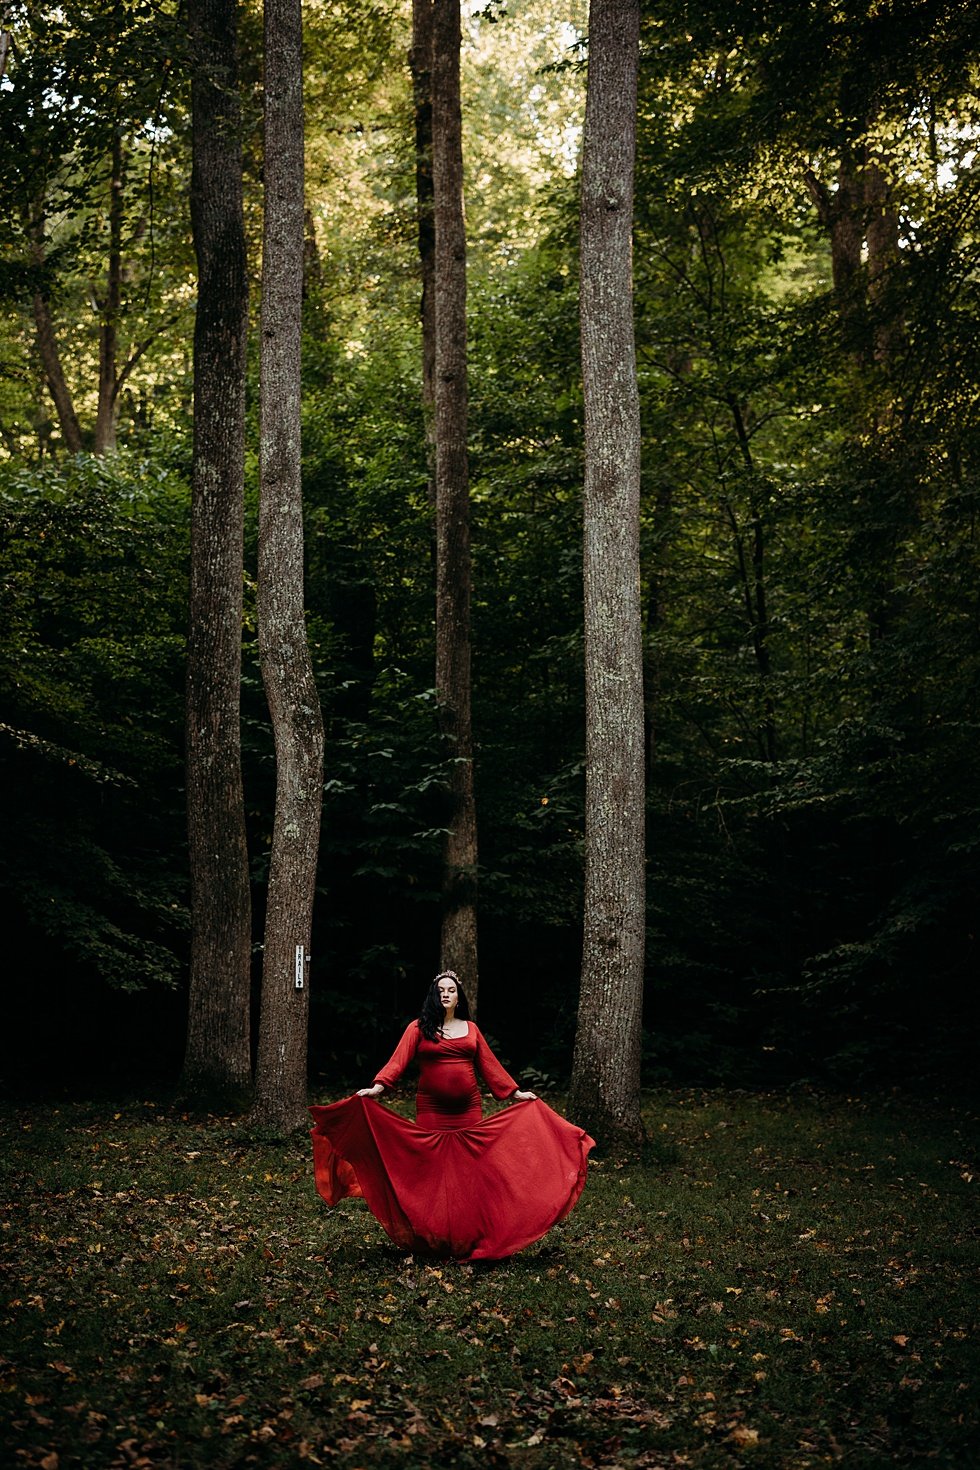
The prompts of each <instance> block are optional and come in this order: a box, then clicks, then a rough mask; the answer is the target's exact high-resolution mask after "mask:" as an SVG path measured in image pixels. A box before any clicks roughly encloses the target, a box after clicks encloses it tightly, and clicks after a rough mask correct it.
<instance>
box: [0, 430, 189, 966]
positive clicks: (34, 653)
mask: <svg viewBox="0 0 980 1470" xmlns="http://www.w3.org/2000/svg"><path fill="white" fill-rule="evenodd" d="M186 509H187V493H186V489H185V487H184V486H183V484H182V483H181V482H180V481H179V480H177V479H176V478H175V477H174V476H172V475H169V474H168V473H167V472H166V471H165V470H164V469H162V468H161V467H159V466H154V465H151V464H148V463H147V462H146V461H140V460H127V459H125V458H122V457H120V458H116V459H114V460H113V461H112V462H111V463H106V462H103V461H98V460H93V459H87V458H79V459H78V460H77V461H75V462H73V463H72V464H71V465H70V466H69V467H68V468H67V469H66V470H62V471H57V472H55V471H52V470H47V471H45V470H37V471H32V470H28V469H23V468H17V467H14V466H10V465H8V466H6V467H4V469H3V471H2V477H0V602H2V610H0V626H2V628H3V634H2V639H0V699H2V703H3V709H4V712H5V720H4V724H3V726H2V728H0V740H2V747H0V748H2V755H0V760H2V765H3V784H4V793H5V795H4V807H5V821H4V826H5V833H6V837H5V842H4V851H3V857H2V859H0V886H2V892H3V912H4V917H5V922H6V925H7V927H8V930H9V931H10V932H12V933H14V934H15V935H16V936H17V939H16V941H15V951H14V955H13V956H12V958H13V960H14V963H15V964H20V963H21V962H22V959H21V957H22V956H23V957H26V955H27V954H29V953H30V952H31V950H32V949H36V947H37V946H38V945H39V944H40V943H41V942H42V940H43V941H44V942H45V943H46V944H47V945H48V948H47V950H46V954H47V956H48V958H47V959H46V960H45V967H48V966H50V965H64V964H68V965H69V966H71V967H72V969H73V971H74V972H75V976H76V983H80V984H88V985H91V984H93V982H95V981H96V980H98V981H100V982H102V983H105V984H108V985H110V986H113V987H117V988H120V989H137V988H140V987H142V986H143V985H145V984H147V983H148V982H158V983H159V982H164V983H166V984H169V985H172V984H174V983H175V980H176V977H177V973H178V961H177V956H176V954H175V946H177V947H178V948H179V947H180V945H181V944H182V940H181V938H180V936H181V933H182V930H183V927H184V922H185V910H184V879H183V875H182V874H181V872H180V868H179V865H178V864H179V858H178V860H177V861H175V855H178V854H179V852H180V847H181V838H180V830H181V816H180V801H179V794H178V793H179V780H180V752H181V703H182V699H181V695H182V663H183V641H184V640H183V622H184V617H185V612H184V594H185V570H184V562H185V557H186V530H185V526H184V522H185V517H186Z"/></svg>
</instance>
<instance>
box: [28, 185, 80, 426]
mask: <svg viewBox="0 0 980 1470" xmlns="http://www.w3.org/2000/svg"><path fill="white" fill-rule="evenodd" d="M27 233H28V237H29V239H30V245H31V255H32V257H33V259H34V263H35V265H37V266H38V267H41V266H43V265H44V205H43V202H39V203H38V205H37V207H36V208H35V210H34V212H33V216H32V218H31V219H29V220H28V222H27ZM32 306H33V310H34V326H35V329H36V332H37V351H38V356H39V357H40V359H41V366H42V367H43V368H44V377H45V380H46V382H47V385H48V391H49V392H50V394H51V400H52V402H53V403H54V407H55V412H56V413H57V415H58V424H59V427H60V428H61V437H62V439H63V441H64V445H65V448H66V449H67V450H68V453H69V454H80V453H81V451H82V430H81V427H80V425H79V422H78V415H77V414H76V412H75V405H74V403H73V402H72V396H71V391H70V389H69V387H68V382H67V380H66V378H65V370H64V367H63V366H62V362H61V353H60V352H59V350H58V338H57V336H56V334H55V330H54V322H53V320H52V317H51V305H50V302H49V299H48V294H47V291H46V290H45V289H44V287H43V285H41V284H39V285H38V286H37V288H36V289H35V291H34V296H33V301H32Z"/></svg>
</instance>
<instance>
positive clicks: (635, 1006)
mask: <svg viewBox="0 0 980 1470" xmlns="http://www.w3.org/2000/svg"><path fill="white" fill-rule="evenodd" d="M638 51H639V3H638V0H592V4H591V6H590V10H589V72H588V88H587V95H586V112H585V134H584V140H583V154H582V224H581V290H582V295H581V328H582V375H583V388H584V395H585V487H584V522H585V528H584V530H585V534H584V580H585V717H586V796H585V918H584V947H583V958H582V984H581V993H580V997H579V1009H578V1028H577V1031H576V1037H575V1058H574V1063H573V1070H572V1084H571V1090H570V1093H569V1100H568V1106H569V1112H570V1113H571V1114H572V1116H574V1117H575V1119H576V1121H577V1122H579V1123H581V1125H582V1126H583V1127H584V1128H587V1129H588V1130H589V1132H591V1133H592V1134H593V1135H594V1136H595V1138H596V1139H597V1140H598V1141H599V1142H601V1143H603V1144H605V1145H606V1146H607V1147H610V1148H613V1149H616V1148H622V1147H629V1146H632V1145H635V1144H636V1143H637V1142H638V1141H639V1140H640V1138H641V1137H642V1133H643V1125H642V1122H641V1118H640V1040H641V1022H642V1008H643V963H644V938H645V927H646V926H645V874H644V806H645V802H644V762H643V646H642V636H641V609H640V545H639V531H640V519H639V514H640V411H639V395H638V389H637V379H636V352H635V344H634V332H633V300H632V295H633V291H632V220H633V172H634V158H635V148H636V73H637V60H638Z"/></svg>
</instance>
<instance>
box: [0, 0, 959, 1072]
mask: <svg viewBox="0 0 980 1470" xmlns="http://www.w3.org/2000/svg"><path fill="white" fill-rule="evenodd" d="M27 13H28V15H29V21H30V24H29V26H28V33H29V34H30V37H31V44H30V45H29V46H24V45H23V44H21V46H20V49H19V50H17V51H15V53H14V54H13V55H12V56H11V57H10V58H9V60H8V65H7V77H6V79H5V81H4V83H3V85H2V90H0V108H2V115H3V128H4V140H3V142H4V146H3V149H2V152H0V174H2V183H0V188H2V192H3V194H4V196H5V197H6V198H8V199H10V200H11V201H13V207H12V208H11V209H10V211H9V212H6V214H5V217H4V220H3V223H2V224H0V291H2V295H3V298H4V301H5V306H6V311H5V317H4V322H3V325H2V328H0V441H2V442H0V700H2V714H0V765H2V770H0V782H2V803H3V841H2V852H0V922H2V933H3V948H4V969H5V971H6V982H5V1007H4V1009H5V1024H4V1027H3V1037H4V1040H3V1053H4V1054H3V1079H4V1083H5V1085H7V1086H8V1087H13V1088H17V1089H19V1088H23V1087H34V1086H38V1087H41V1088H51V1087H52V1086H58V1085H61V1084H65V1085H69V1086H75V1085H78V1084H81V1083H84V1084H85V1085H86V1086H87V1087H92V1086H96V1087H97V1086H99V1085H102V1084H105V1085H107V1086H109V1085H111V1086H118V1085H120V1084H125V1085H132V1086H141V1085H142V1084H143V1082H144V1081H145V1080H146V1079H154V1080H156V1081H160V1080H166V1079H167V1078H172V1077H176V1075H177V1072H178V1071H179V1066H180V1059H181V1054H182V1048H183V1039H184V1025H185V1016H186V968H187V874H186V866H187V864H186V850H185V830H184V808H183V800H184V793H183V784H182V783H183V774H182V762H183V754H182V747H183V681H184V647H185V638H186V620H187V563H188V519H189V499H190V490H189V478H190V463H191V439H190V404H191V388H192V383H191V339H192V333H193V311H194V292H195V284H194V274H193V253H192V249H191V242H190V224H189V217H188V208H187V192H188V179H189V169H190V154H189V118H188V106H189V97H188V87H187V83H186V78H187V74H188V69H187V56H186V41H185V38H184V34H183V30H182V24H181V17H180V13H179V11H178V10H177V9H176V7H175V6H173V5H170V4H167V3H163V4H159V5H151V4H143V3H137V0H119V3H114V4H112V5H109V6H94V5H91V4H88V3H85V0H69V3H68V4H66V5H63V6H61V7H59V8H58V10H57V11H54V10H49V9H47V8H45V7H37V8H35V9H31V8H30V7H27ZM250 24H251V25H252V26H253V27H254V26H255V25H256V24H257V18H256V16H255V15H253V16H252V18H251V22H250ZM306 24H307V49H308V56H307V90H308V196H309V210H308V236H309V238H308V250H307V263H306V281H305V285H306V318H305V331H306V340H305V358H304V376H305V398H304V495H305V506H306V533H307V553H308V569H307V605H308V611H309V630H310V641H311V645H312V650H313V655H314V660H315V666H316V674H317V679H318V684H319V690H320V696H321V700H322V704H323V710H324V717H325V721H326V727H327V757H326V773H325V776H326V779H325V789H324V808H323V835H322V846H321V862H320V871H319V884H318V900H317V908H316V915H315V926H314V937H313V967H312V990H311V1015H310V1021H311V1069H312V1073H313V1075H314V1076H315V1077H316V1078H317V1079H318V1080H319V1081H320V1082H321V1083H322V1084H323V1085H324V1086H325V1087H326V1088H328V1089H329V1088H331V1087H333V1086H335V1085H336V1086H337V1087H340V1086H341V1085H342V1084H346V1083H347V1082H353V1081H356V1080H360V1081H361V1082H364V1081H366V1080H367V1079H368V1076H369V1074H370V1072H371V1071H373V1068H374V1067H375V1066H376V1065H377V1064H378V1062H379V1061H380V1060H381V1059H382V1058H383V1056H385V1055H386V1054H387V1051H388V1048H389V1045H390V1043H391V1042H392V1041H393V1038H394V1036H395V1035H396V1034H397V1028H398V1027H399V1026H400V1025H401V1024H403V1023H404V1021H405V1020H406V1019H407V1017H408V1016H410V1015H411V1014H413V1013H415V1011H416V1010H417V1006H418V1003H419V1000H420V996H421V993H422V990H423V988H424V986H425V984H426V983H427V981H428V979H429V978H430V976H431V974H432V973H433V972H434V969H435V968H436V965H437V960H438V954H437V948H438V929H439V902H440V897H439V886H440V834H441V831H442V828H443V826H444V823H445V810H446V805H445V803H446V798H445V792H446V771H447V764H446V760H447V758H446V754H445V751H444V749H443V748H442V747H441V745H440V741H439V736H438V733H437V724H436V717H435V705H434V696H433V693H432V683H433V658H434V650H433V550H432V514H431V507H430V505H429V502H428V498H427V480H428V472H427V464H426V447H425V433H424V424H423V415H422V406H421V398H420V344H419V329H418V281H417V251H416V241H415V221H414V158H413V132H412V126H413V125H412V112H411V98H410V80H409V76H408V71H407V66H406V60H405V53H406V47H407V36H408V16H407V14H406V9H405V7H404V6H403V5H401V4H397V3H391V4H387V3H364V4H360V5H352V4H347V3H341V0H337V3H336V4H326V3H320V4H313V5H310V6H309V7H308V8H307V12H306ZM584 26H585V18H584V13H583V12H582V8H581V7H576V6H570V7H569V8H568V14H567V16H564V17H563V18H562V19H560V20H559V19H556V18H555V15H554V7H553V6H552V5H550V4H547V3H544V0H529V3H527V4H526V5H521V6H516V5H515V6H513V7H506V6H504V5H501V4H496V3H493V4H490V5H487V6H486V7H484V8H483V9H481V10H480V11H478V12H476V13H475V14H473V15H472V16H470V18H469V19H468V21H467V22H466V25H465V28H464V48H465V57H464V64H465V68H466V70H465V75H464V119H465V126H466V129H467V131H466V145H465V146H466V150H467V155H466V161H467V171H468V179H467V204H468V229H469V234H470V263H469V268H470V296H469V313H470V395H471V403H470V451H471V473H472V488H473V517H474V522H473V554H474V567H473V587H474V639H475V642H474V662H473V670H474V729H475V736H476V740H477V746H478V757H477V767H476V781H477V806H478V818H479V824H480V846H481V872H480V894H481V899H480V946H481V965H480V969H481V977H480V979H481V986H480V989H481V1023H482V1024H483V1027H484V1029H485V1030H486V1031H487V1032H488V1033H489V1034H490V1036H491V1037H492V1038H493V1040H494V1042H495V1043H496V1044H498V1045H499V1049H500V1052H501V1054H502V1055H503V1056H504V1057H505V1058H506V1059H507V1060H508V1062H509V1063H510V1064H511V1065H512V1067H515V1068H520V1069H522V1071H523V1075H525V1076H532V1077H533V1076H535V1075H537V1076H538V1077H539V1078H541V1079H543V1080H544V1081H545V1082H547V1080H548V1079H553V1080H554V1081H555V1082H556V1083H560V1082H561V1081H562V1080H563V1078H564V1077H565V1076H566V1075H567V1071H568V1067H569V1064H570V1055H571V1043H572V1039H573V1034H574V1024H575V1005H576V997H577V986H578V966H579V959H580V942H581V932H580V931H581V893H582V872H581V847H582V806H583V787H584V781H583V748H584V728H583V726H584V714H583V700H582V647H581V632H580V629H581V553H580V545H581V525H580V516H581V482H582V423H581V418H582V415H581V391H580V381H579V362H578V351H579V347H578V318H577V259H576V241H577V178H576V156H577V154H576V149H577V142H578V137H579V130H580V125H581V109H582V96H583V85H584V51H583V48H582V33H583V31H584ZM21 34H22V33H21ZM978 41H980V21H978V19H977V17H976V15H975V14H974V13H972V8H971V7H969V6H966V5H959V4H954V3H942V0H941V3H929V4H922V3H914V0H905V3H899V0H895V3H891V4H885V5H876V6H870V5H867V4H858V3H854V0H843V3H839V4H830V3H829V0H827V3H824V0H815V3H813V4H809V5H801V6H782V5H767V4H759V3H749V0H730V3H727V4H725V5H718V4H713V3H710V0H709V3H705V4H699V5H697V6H687V5H685V4H681V3H674V0H664V3H658V4H652V3H651V4H648V5H646V6H645V17H644V23H643V35H642V56H641V71H640V112H639V156H638V163H637V187H636V230H635V262H634V264H635V303H636V322H637V347H638V355H639V366H640V388H641V400H642V411H643V424H644V462H643V463H644V468H643V476H644V480H643V484H644V509H643V537H644V549H643V564H644V588H643V591H644V599H645V608H646V630H645V640H646V641H645V648H646V688H647V696H646V697H647V707H648V716H647V751H648V755H647V759H648V791H649V795H648V844H649V853H650V857H649V875H648V895H649V909H648V913H649V925H648V945H647V955H648V959H647V966H648V973H647V994H646V1023H645V1026H646V1029H645V1068H644V1075H645V1080H646V1081H647V1082H648V1083H650V1084H657V1083H661V1082H682V1083H691V1082H697V1083H705V1084H711V1083H720V1082H723V1083H725V1084H728V1085H735V1086H752V1087H756V1086H777V1085H778V1086H782V1085H785V1084H787V1083H790V1082H794V1081H800V1080H808V1081H810V1082H812V1083H814V1084H816V1085H821V1086H831V1087H834V1088H839V1089H842V1090H845V1091H849V1090H851V1089H856V1088H859V1087H863V1086H868V1085H887V1086H892V1087H899V1088H912V1089H915V1088H920V1087H928V1088H933V1089H934V1088H936V1087H942V1088H951V1087H952V1088H959V1087H961V1086H966V1085H968V1084H969V1083H970V1082H971V1081H972V1077H973V1071H974V1069H973V1068H972V1065H971V1061H972V1055H973V1049H974V1042H973V1033H972V1031H971V1024H970V1019H971V1005H972V1001H973V995H974V992H975V989H976V983H977V982H976V977H977V971H978V965H977V944H976V925H977V918H978V911H980V905H978V892H980V883H978V878H980V778H978V761H977V747H978V741H977V733H978V722H980V577H978V572H980V522H978V515H980V485H978V478H977V464H978V450H980V437H978V429H980V425H978V379H980V360H978V354H977V350H976V343H977V333H978V323H980V300H978V273H977V266H978V234H977V225H978V213H977V209H978V191H980V184H978V176H977V171H976V166H975V150H976V138H977V131H978V126H980V103H978V100H977V91H976V81H977V59H978ZM258 51H259V48H258V47H257V45H256V44H255V36H254V35H253V36H252V37H251V41H250V37H249V22H247V23H246V28H245V36H244V45H243V57H242V60H243V69H244V73H245V83H246V99H247V101H250V109H251V110H250V111H249V112H248V132H247V136H246V140H245V141H246V157H247V169H248V178H247V187H248V189H249V191H250V195H249V198H250V206H249V207H250V208H251V216H250V221H251V223H250V228H251V231H252V236H253V255H254V260H255V262H256V278H255V283H254V287H253V318H255V319H257V300H258V293H259V291H260V284H261V283H260V281H259V279H258V275H257V260H258V248H257V232H258V224H257V218H258V210H259V204H260V199H261V156H260V132H259V101H258V98H259V88H260V77H259V75H258V65H259V62H258ZM39 221H40V224H39ZM114 242H116V243H117V244H118V245H119V248H118V249H116V248H115V245H114ZM39 302H40V306H39ZM45 312H46V313H47V316H46V319H47V321H48V322H49V323H50V325H51V329H52V334H53V336H54V340H55V344H56V348H57V350H58V351H59V352H60V357H61V361H62V363H63V367H64V373H65V378H66V383H67V388H68V391H69V392H70V394H71V396H72V398H73V402H74V407H75V410H76V412H77V419H78V422H79V424H80V429H81V434H82V441H83V447H82V450H81V452H79V453H70V452H69V446H68V445H66V443H65V436H64V433H63V430H62V428H61V426H60V424H59V420H58V419H57V418H56V416H55V414H54V410H53V408H52V404H51V401H50V397H49V394H48V388H47V384H46V379H45V370H44V363H43V361H42V353H41V352H40V351H39V348H38V341H39V330H40V325H39V324H40V322H41V321H43V320H44V319H45ZM39 313H40V315H39ZM107 328H111V330H107ZM110 370H111V374H114V378H110ZM100 379H101V381H102V382H103V385H104V384H105V383H106V382H107V381H112V382H114V384H115V392H114V393H113V394H112V395H111V404H109V405H108V406H107V400H106V389H105V387H103V392H102V395H101V398H100V392H99V384H100ZM256 391H257V384H254V383H253V396H254V394H255V392H256ZM100 402H101V411H100ZM256 445H257V423H256V422H255V421H254V414H253V424H252V448H251V450H250V459H249V478H248V495H249V522H248V525H249V529H248V532H247V541H248V546H247V559H248V566H249V568H250V570H249V571H248V572H247V576H246V608H247V611H246V620H245V628H244V640H245V645H244V646H245V660H246V675H245V688H244V739H245V755H246V793H247V807H248V820H249V826H250V850H251V852H252V854H253V876H254V898H255V905H256V912H255V933H256V935H257V936H258V935H260V934H261V932H262V928H261V924H262V898H263V892H264V879H265V873H266V862H267V856H266V855H267V849H268V844H269V840H270V833H271V812H272V800H273V789H274V772H273V763H272V745H271V736H270V732H269V726H268V719H267V713H266V709H265V704H264V698H263V694H262V688H261V681H260V678H259V674H258V665H257V652H256V647H255V628H254V581H253V577H254V563H255V535H256V529H255V520H256V514H255V498H256V490H255V480H256V462H255V457H256ZM526 1069H532V1071H530V1072H529V1071H528V1070H526Z"/></svg>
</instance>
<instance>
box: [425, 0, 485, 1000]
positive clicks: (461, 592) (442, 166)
mask: <svg viewBox="0 0 980 1470" xmlns="http://www.w3.org/2000/svg"><path fill="white" fill-rule="evenodd" d="M459 53H460V19H459V0H434V5H433V13H432V183H433V191H434V212H435V440H436V697H437V699H438V702H439V712H440V720H441V728H442V733H443V735H444V737H445V740H446V744H447V747H448V751H449V755H450V757H451V760H452V766H451V773H452V774H451V778H450V791H451V798H450V800H451V805H450V813H449V820H448V828H449V830H448V834H447V837H446V845H445V850H444V855H443V917H442V942H441V963H442V966H443V968H445V969H451V970H455V971H456V972H457V974H458V975H459V977H460V979H461V981H462V983H463V985H464V986H465V988H466V992H467V995H468V996H469V999H470V1004H471V1006H472V1007H473V1009H474V1013H475V1009H476V996H477V991H478V980H479V977H478V971H477V944H476V895H477V834H476V802H475V799H474V795H473V730H472V716H471V709H470V501H469V495H470V491H469V462H468V458H467V451H466V422H467V380H466V228H465V224H464V219H463V141H462V118H461V111H460V93H459Z"/></svg>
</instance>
